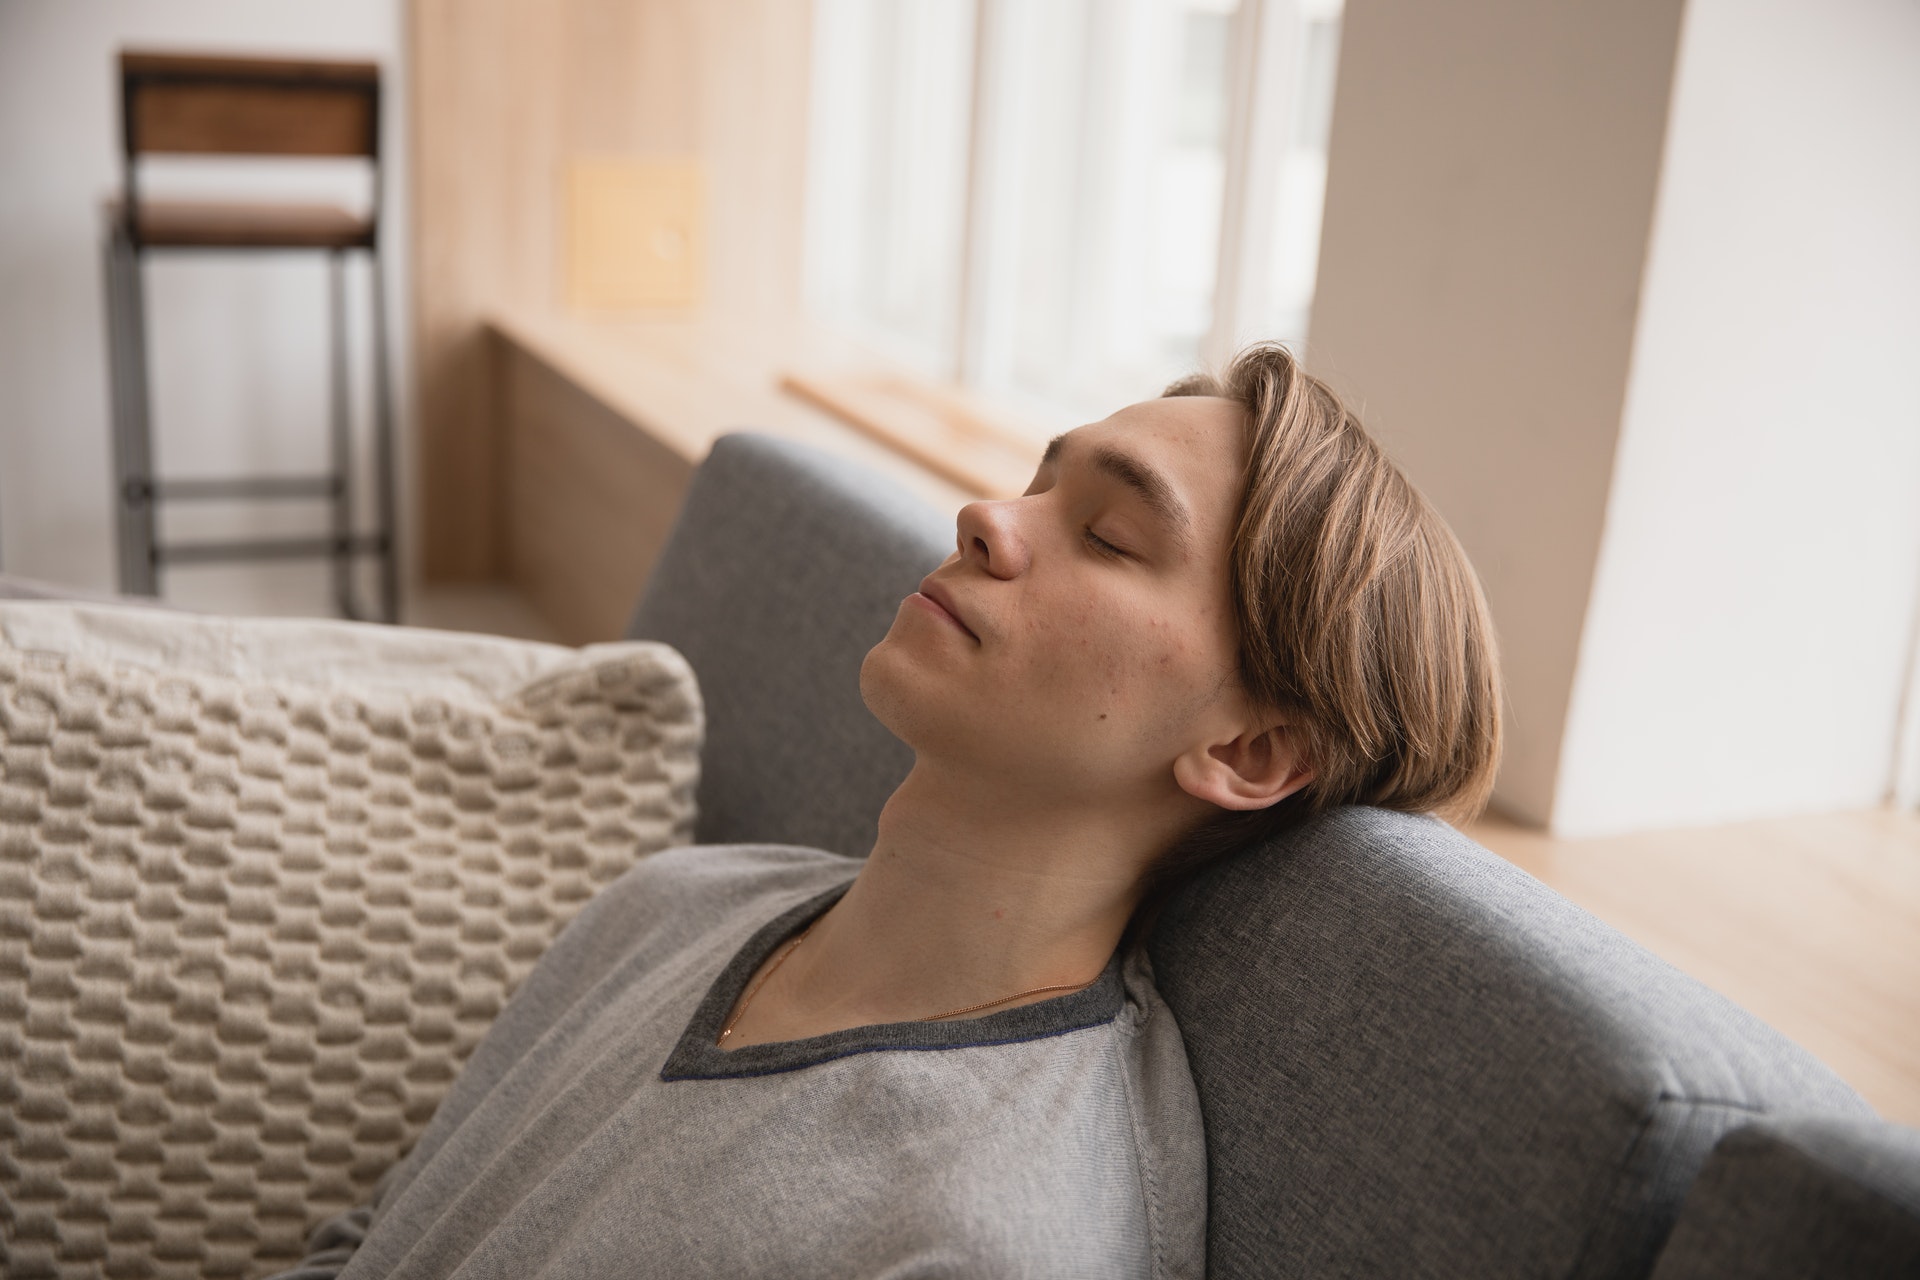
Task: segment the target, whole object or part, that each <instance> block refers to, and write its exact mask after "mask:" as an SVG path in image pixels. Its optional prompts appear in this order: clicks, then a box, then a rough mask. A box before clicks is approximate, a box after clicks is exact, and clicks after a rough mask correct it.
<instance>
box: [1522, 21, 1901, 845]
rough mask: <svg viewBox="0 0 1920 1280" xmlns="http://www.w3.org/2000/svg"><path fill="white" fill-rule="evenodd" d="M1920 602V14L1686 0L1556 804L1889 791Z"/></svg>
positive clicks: (1596, 814) (1616, 811) (1560, 819)
mask: <svg viewBox="0 0 1920 1280" xmlns="http://www.w3.org/2000/svg"><path fill="white" fill-rule="evenodd" d="M1917 608H1920V5H1915V4H1914V3H1913V2H1912V0H1830V2H1828V3H1822V4H1817V5H1809V4H1805V3H1801V2H1800V0H1690V3H1689V5H1688V11H1687V16H1686V21H1685V25H1684V28H1683V34H1682V40H1681V52H1680V59H1679V67H1678V72H1677V77H1676V84H1675V90H1674V99H1673V108H1672V116H1671V121H1670V125H1669V132H1668V140H1667V147H1666V158H1665V164H1664V168H1663V175H1662V178H1661V186H1660V195H1659V200H1658V204H1657V210H1656V214H1655V220H1654V230H1653V245H1652V251H1651V254H1650V257H1649V260H1648V265H1647V273H1646V286H1645V290H1644V293H1643V296H1642V300H1641V307H1640V316H1639V324H1638V331H1637V337H1636V341H1635V346H1634V354H1633V363H1632V372H1631V378H1630V381H1629V386H1628V392H1627V403H1626V410H1625V414H1624V417H1623V422H1622V426H1621V432H1620V443H1619V446H1618V452H1617V457H1616V462H1615V466H1614V472H1613V482H1612V487H1611V491H1610V493H1609V497H1608V504H1607V518H1606V533H1605V538H1604V541H1603V544H1602V552H1601V556H1600V562H1599V567H1598V570H1597V573H1596V576H1595V582H1594V589H1593V598H1592V601H1591V603H1590V604H1589V606H1588V610H1587V622H1586V628H1585V635H1584V637H1583V640H1582V646H1581V654H1580V663H1579V671H1578V676H1577V679H1576V682H1575V689H1574V696H1573V701H1572V705H1571V709H1570V711H1569V715H1568V722H1567V729H1566V736H1565V742H1564V747H1563V751H1562V755H1561V761H1560V776H1559V786H1558V789H1557V795H1556V799H1555V804H1554V810H1553V825H1554V828H1555V829H1556V830H1557V831H1562V832H1566V833H1573V834H1584V833H1598V832H1609V831H1623V830H1630V829H1636V828H1646V827H1660V826H1673V825H1679V824H1690V823H1708V822H1722V821H1731V820H1734V819H1741V818H1750V817H1759V816H1763V815H1769V814H1786V813H1795V812H1807V811H1816V810H1820V809H1840V808H1863V807H1870V806H1872V805H1875V804H1878V803H1879V802H1880V801H1881V800H1882V799H1883V797H1884V796H1885V794H1886V791H1887V788H1888V784H1889V778H1890V771H1891V767H1892V753H1893V745H1894V742H1895V738H1896V734H1897V725H1896V716H1897V714H1898V707H1899V701H1900V691H1901V686H1902V682H1903V680H1904V679H1905V677H1906V670H1905V667H1906V662H1907V647H1908V645H1909V643H1910V637H1911V636H1912V634H1913V627H1914V618H1915V611H1916V609H1917Z"/></svg>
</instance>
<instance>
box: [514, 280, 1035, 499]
mask: <svg viewBox="0 0 1920 1280" xmlns="http://www.w3.org/2000/svg"><path fill="white" fill-rule="evenodd" d="M488 325H489V328H490V329H491V330H492V331H493V332H494V333H495V334H496V335H498V336H499V337H500V338H501V339H503V340H505V341H507V342H511V343H513V344H514V345H515V346H517V347H519V348H520V349H521V350H523V351H526V352H528V353H529V354H531V355H533V356H534V357H536V358H537V359H539V360H540V361H542V362H543V363H545V364H546V365H548V366H549V367H551V368H553V369H554V370H555V371H556V372H558V373H560V374H561V375H562V376H564V377H566V378H567V379H568V380H569V381H571V382H573V383H574V384H576V385H577V386H579V387H580V388H581V389H582V390H583V391H585V392H587V393H588V394H589V395H592V396H593V397H594V398H595V399H597V400H599V401H600V402H601V403H603V404H605V405H607V406H608V407H609V408H610V409H612V410H613V411H614V412H616V413H618V414H619V415H621V416H622V417H624V418H626V419H627V420H629V421H631V422H632V423H633V424H634V425H635V426H636V427H638V428H639V429H641V430H642V431H645V432H646V433H647V434H648V435H650V436H652V437H653V438H654V439H656V440H658V441H659V442H660V443H661V444H663V445H665V446H666V447H668V448H670V449H672V450H673V451H674V452H675V453H676V454H678V455H679V456H681V457H683V458H685V459H686V460H687V461H688V462H689V463H694V464H697V463H698V462H699V461H700V460H701V459H703V458H705V457H706V455H707V451H708V450H709V449H711V448H712V447H713V442H714V440H715V439H717V438H718V437H719V436H721V435H723V434H725V433H726V432H728V431H735V430H742V429H748V430H757V431H764V432H767V433H768V434H772V435H780V436H787V437H790V438H793V439H799V440H806V441H808V442H810V443H813V444H816V445H819V446H821V447H823V448H827V449H829V450H832V451H834V452H837V453H840V454H842V455H844V456H847V457H851V458H854V459H856V460H858V461H861V462H865V463H867V464H868V465H871V466H875V467H877V468H878V469H880V470H882V471H885V472H887V473H889V474H892V475H894V476H897V477H898V478H900V479H901V480H902V482H903V483H905V484H907V485H908V486H909V487H910V488H911V489H913V490H914V491H916V492H917V493H919V494H920V496H922V497H924V498H926V499H927V500H928V501H930V502H932V503H933V504H934V505H936V506H938V507H940V508H942V509H943V510H946V511H950V512H956V511H958V510H959V508H960V507H961V506H963V505H964V504H966V503H967V502H971V501H973V500H974V499H976V498H983V497H994V498H999V497H1010V496H1013V495H1015V494H1018V493H1020V492H1022V491H1023V490H1024V489H1025V488H1026V485H1027V482H1028V480H1029V479H1030V478H1031V477H1032V475H1033V469H1034V466H1035V465H1036V464H1037V463H1038V461H1039V457H1040V450H1041V447H1042V446H1041V439H1040V436H1039V434H1038V433H1037V429H1036V428H1034V427H1032V426H1031V425H1029V424H1025V423H1020V422H1017V421H1015V420H1011V419H1008V418H1005V417H1000V416H996V411H995V410H993V409H992V408H991V407H988V406H984V405H982V404H980V403H977V402H975V401H972V400H970V399H969V398H967V397H966V396H965V395H963V394H962V393H959V392H957V391H954V390H951V389H947V388H943V387H940V386H938V385H937V384H935V383H932V382H931V381H929V380H926V379H923V378H918V377H916V376H914V375H911V374H907V373H904V372H901V371H900V370H898V369H892V368H888V367H886V366H885V365H884V364H883V363H882V362H881V361H879V360H877V359H874V358H870V357H867V356H866V355H865V353H863V352H861V351H859V350H858V349H857V348H851V347H849V346H846V345H844V344H841V343H838V342H837V341H836V340H834V339H832V338H831V337H829V336H826V335H822V334H810V333H802V334H793V335H786V336H785V337H784V338H783V339H781V340H777V341H776V340H767V339H762V338H754V337H752V336H750V335H744V334H741V333H737V332H724V333H723V332H720V331H718V330H717V329H716V328H715V327H713V326H711V325H708V324H706V323H703V322H702V321H700V320H698V319H681V318H661V319H600V318H593V317H589V316H581V315H577V314H568V313H565V312H559V311H526V310H516V311H501V312H496V313H494V314H492V315H490V316H489V317H488Z"/></svg>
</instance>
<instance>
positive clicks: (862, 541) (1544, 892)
mask: <svg viewBox="0 0 1920 1280" xmlns="http://www.w3.org/2000/svg"><path fill="white" fill-rule="evenodd" d="M952 534H953V529H952V525H951V522H950V521H947V520H945V519H943V518H941V517H939V516H938V515H937V514H936V513H933V512H932V511H930V510H929V509H928V508H926V507H925V506H924V505H923V504H921V503H919V502H918V500H917V499H914V498H911V497H909V496H908V495H905V494H903V493H901V492H899V491H898V490H897V488H896V487H895V486H893V485H892V484H891V483H890V482H888V481H887V480H885V479H884V478H882V477H880V476H878V475H876V474H874V473H872V472H871V471H869V470H867V469H865V468H861V467H857V466H854V465H852V464H850V463H847V462H844V461H841V460H839V459H837V458H833V457H831V456H830V455H827V454H824V453H822V452H821V451H819V450H815V449H812V448H808V447H806V446H802V445H797V444H793V443H789V442H783V441H779V440H775V439H772V438H768V437H763V436H755V435H751V434H737V435H731V436H727V437H723V438H722V439H721V440H720V441H719V442H718V443H717V444H716V445H715V447H714V451H713V453H712V455H711V456H710V457H709V458H708V459H707V461H706V462H705V463H704V464H703V465H702V466H701V467H700V468H699V470H698V471H697V472H696V473H695V478H694V482H693V486H692V488H691V490H690V491H689V494H688V498H687V505H686V509H685V510H684V512H683V513H682V515H681V517H680V521H679V524H678V525H677V526H676V527H675V530H674V532H673V535H672V537H671V538H670V539H669V542H668V544H667V546H666V548H665V550H664V552H663V554H662V557H661V560H660V563H659V566H658V568H657V569H656V571H655V574H654V577H653V579H652V581H651V582H650V584H649V587H648V589H647V592H646V595H645V597H644V599H643V600H642V602H641V604H640V607H639V609H638V610H637V611H636V613H635V616H634V622H633V627H632V631H631V634H632V635H633V637H634V638H637V639H649V640H664V641H666V642H668V643H670V644H673V645H674V646H675V647H676V648H679V649H680V650H681V652H682V653H683V654H684V655H685V656H686V657H687V659H688V661H689V662H690V663H691V664H692V666H693V668H694V671H695V672H696V673H697V674H698V675H699V677H700V681H701V685H702V690H703V693H704V695H705V697H706V701H707V716H708V733H709V738H708V743H707V750H706V754H705V774H704V777H703V781H702V787H701V791H700V805H701V815H700V819H699V822H700V825H699V832H700V839H702V840H703V841H734V840H781V841H791V842H794V843H801V844H814V845H819V846H821V847H824V848H829V849H836V850H839V851H842V852H846V853H851V854H855V855H864V854H865V853H866V852H867V851H868V850H869V849H870V848H871V846H872V841H873V838H874V831H875V819H876V817H877V815H878V813H879V809H880V806H881V804H882V803H883V802H884V801H885V799H886V797H887V796H888V795H889V794H890V793H891V791H892V789H893V787H894V786H895V785H896V784H897V783H898V781H899V780H900V778H902V777H904V776H905V773H906V771H907V768H908V767H909V766H910V765H911V762H912V757H911V754H910V753H909V752H907V751H906V749H905V748H904V747H903V746H902V745H901V744H900V743H898V742H897V741H896V740H895V739H894V738H893V737H892V735H891V734H889V733H888V732H887V731H886V730H885V729H884V728H882V727H881V725H880V724H879V722H878V721H876V720H875V719H874V718H873V717H872V716H871V715H870V714H869V713H867V711H866V709H865V707H864V705H863V704H862V703H861V702H860V700H859V686H858V677H859V668H860V661H861V659H862V658H863V657H864V655H865V654H866V651H867V650H868V649H869V648H870V647H871V646H872V645H873V644H874V643H876V642H877V641H878V640H879V639H880V638H881V636H883V635H884V634H885V633H886V630H887V627H888V625H889V624H890V622H891V620H892V618H893V615H894V612H895V610H896V609H897V607H898V604H899V601H900V599H901V597H902V596H904V595H905V594H907V593H908V592H911V591H912V590H914V588H915V586H916V584H917V583H918V581H919V580H920V578H921V577H922V576H924V575H925V574H926V573H927V572H928V571H929V570H931V569H932V568H934V567H935V566H936V565H937V564H939V563H940V561H941V560H942V559H943V558H944V557H945V556H946V554H947V553H948V552H949V550H950V549H951V547H952V545H953V541H952ZM1151 953H1152V958H1153V961H1154V965H1155V971H1156V974H1157V975H1158V979H1159V983H1160V986H1161V989H1162V991H1163V992H1164V994H1165V996H1166V998H1167V1000H1168V1002H1169V1004H1170V1005H1171V1006H1172V1007H1173V1009H1174V1011H1175V1014H1176V1016H1177V1017H1178V1018H1179V1020H1180V1025H1181V1028H1182V1032H1183V1034H1184V1035H1185V1038H1186V1043H1187V1049H1188V1054H1189V1057H1190V1059H1191V1061H1192V1064H1193V1071H1194V1078H1195V1081H1196V1083H1197V1084H1198V1086H1199V1090H1200V1098H1201V1105H1202V1110H1203V1112H1204V1114H1205V1119H1206V1133H1207V1144H1208V1162H1209V1176H1210V1188H1209V1206H1210V1207H1209V1223H1208V1247H1209V1254H1210V1256H1209V1271H1210V1273H1211V1274H1213V1275H1217V1276H1326V1275H1436V1276H1453V1275H1540V1276H1553V1277H1591V1276H1607V1277H1613V1276H1633V1277H1641V1276H1645V1275H1646V1274H1647V1272H1648V1270H1649V1268H1650V1266H1651V1264H1652V1261H1653V1258H1654V1256H1655V1254H1656V1253H1657V1251H1658V1249H1659V1247H1660V1244H1661V1242H1662V1241H1663V1239H1664V1238H1665V1236H1666V1234H1667V1232H1668V1230H1669V1229H1670V1227H1671V1224H1672V1222H1673V1218H1674V1215H1675V1213H1676V1211H1677V1209H1678V1206H1679V1204H1680V1201H1681V1198H1682V1196H1684V1195H1685V1193H1686V1190H1687V1187H1688V1185H1689V1183H1690V1182H1691V1181H1692V1179H1693V1176H1694V1174H1695V1172H1696V1171H1697V1170H1698V1168H1699V1167H1700V1164H1701V1162H1702V1161H1703V1160H1704V1159H1705V1157H1706V1155H1707V1152H1708V1151H1709V1150H1710V1149H1711V1148H1712V1146H1713V1144H1714V1141H1715V1140H1716V1139H1717V1138H1718V1137H1719V1136H1720V1134H1721V1133H1722V1132H1724V1131H1725V1130H1726V1129H1728V1128H1729V1127H1731V1126H1733V1125H1735V1124H1737V1123H1740V1122H1742V1121H1744V1120H1746V1119H1748V1118H1750V1117H1752V1116H1753V1115H1755V1114H1757V1113H1764V1112H1767V1111H1770V1110H1773V1109H1777V1108H1789V1109H1796V1110H1827V1111H1841V1112H1861V1113H1864V1112H1865V1110H1866V1108H1865V1106H1864V1104H1863V1103H1861V1102H1860V1101H1859V1099H1858V1098H1857V1096H1855V1095H1854V1094H1853V1093H1852V1091H1851V1090H1849V1089H1848V1088H1847V1087H1846V1086H1845V1085H1844V1084H1842V1083H1841V1082H1840V1081H1839V1080H1838V1079H1837V1078H1836V1077H1834V1076H1833V1075H1832V1073H1831V1072H1829V1071H1827V1070H1826V1068H1824V1067H1823V1066H1821V1065H1820V1064H1819V1063H1818V1062H1817V1061H1815V1060H1814V1059H1813V1058H1812V1057H1810V1056H1809V1055H1807V1054H1806V1053H1805V1052H1803V1051H1802V1050H1800V1049H1798V1048H1797V1047H1795V1046H1794V1045H1792V1044H1791V1043H1789V1042H1788V1041H1786V1040H1785V1039H1784V1038H1783V1037H1781V1036H1780V1035H1778V1034H1777V1033H1776V1032H1774V1031H1773V1030H1771V1029H1770V1028H1768V1027H1767V1026H1765V1025H1764V1024H1762V1023H1761V1022H1759V1021H1758V1020H1757V1019H1755V1018H1753V1017H1751V1016H1750V1015H1748V1014H1746V1013H1745V1012H1743V1011H1742V1010H1740V1009H1738V1008H1736V1007H1735V1006H1733V1005H1732V1004H1730V1003H1729V1002H1727V1001H1726V1000H1724V999H1722V998H1721V997H1719V996H1717V995H1715V994H1714V993H1713V992H1712V991H1710V990H1708V989H1707V988H1705V987H1704V986H1702V985H1701V984H1699V983H1697V982H1695V981H1693V980H1692V979H1690V978H1688V977H1686V976H1685V975H1683V974H1681V973H1680V972H1678V971H1677V970H1675V969H1673V968H1671V967H1670V966H1668V965H1666V964H1664V963H1662V962H1661V961H1660V960H1658V959H1656V958H1655V957H1654V956H1652V955H1651V954H1649V953H1648V952H1646V951H1645V950H1643V949H1642V948H1640V947H1639V946H1637V945H1635V944H1634V943H1633V942H1631V941H1629V940H1628V939H1626V938H1625V937H1623V936H1622V935H1620V934H1619V933H1616V932H1615V931H1614V930H1612V929H1610V928H1608V927H1607V926H1606V925H1604V924H1602V923H1601V922H1600V921H1598V920H1596V919H1594V918H1593V917H1592V916H1590V915H1588V914H1587V913H1585V912H1584V911H1581V910H1580V909H1579V908H1577V907H1575V906H1573V905H1572V904H1571V903H1569V902H1567V901H1566V900H1565V899H1563V898H1561V897H1560V896H1559V895H1558V894H1556V893H1554V892H1553V891H1551V890H1549V889H1547V888H1546V887H1545V886H1543V885H1541V884H1540V883H1539V882H1537V881H1535V880H1534V879H1532V878H1531V877H1529V876H1528V875H1526V874H1525V873H1524V872H1521V871H1520V870H1518V869H1517V868H1515V867H1513V866H1512V865H1510V864H1508V863H1506V862H1504V861H1502V860H1501V859H1500V858H1498V857H1496V856H1494V855H1493V854H1491V853H1489V852H1487V851H1486V850H1485V849H1482V848H1481V847H1480V846H1479V845H1477V844H1475V843H1474V842H1472V841H1471V840H1468V839H1467V838H1466V837H1464V836H1462V835H1460V834H1458V833H1457V832H1455V831H1453V830H1452V829H1451V828H1449V827H1447V826H1446V825H1444V824H1443V823H1440V822H1438V821H1435V820H1433V819H1429V818H1418V817H1409V816H1406V815H1402V814H1391V813H1385V812H1382V811H1378V810H1366V809H1349V810H1342V811H1339V812H1336V813H1333V814H1330V815H1327V816H1326V817H1325V818H1323V819H1322V820H1320V821H1317V822H1315V823H1313V824H1312V825H1310V826H1308V827H1306V828H1303V829H1301V830H1298V831H1296V832H1294V833H1292V834H1290V835H1289V836H1287V837H1285V838H1283V839H1281V840H1279V841H1277V842H1275V843H1274V844H1272V845H1271V846H1268V847H1264V848H1260V849H1255V850H1249V851H1246V852H1244V853H1242V854H1241V855H1239V856H1237V857H1236V858H1234V859H1233V860H1231V861H1230V862H1228V863H1226V864H1223V865H1222V866H1219V867H1217V868H1214V869H1213V870H1212V871H1210V872H1209V873H1208V874H1207V875H1206V876H1204V877H1203V878H1202V879H1201V880H1199V881H1197V882H1195V883H1194V884H1193V885H1191V886H1190V887H1189V888H1188V889H1187V890H1185V891H1184V892H1183V893H1182V894H1181V895H1180V896H1179V897H1178V898H1176V899H1175V900H1174V901H1173V902H1172V903H1171V904H1170V906H1169V908H1168V910H1167V912H1166V914H1165V915H1164V916H1163V918H1162V919H1161V921H1160V923H1159V925H1158V927H1157V928H1156V930H1155V932H1154V935H1153V939H1152V943H1151Z"/></svg>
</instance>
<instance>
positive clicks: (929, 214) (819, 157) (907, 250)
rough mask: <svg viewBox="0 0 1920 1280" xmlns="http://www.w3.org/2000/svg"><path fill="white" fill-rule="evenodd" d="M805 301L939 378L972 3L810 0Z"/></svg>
mask: <svg viewBox="0 0 1920 1280" xmlns="http://www.w3.org/2000/svg"><path fill="white" fill-rule="evenodd" d="M814 9H815V16H814V24H815V25H814V33H815V43H814V64H813V86H814V87H813V118H812V121H811V125H810V128H811V136H812V142H811V150H810V155H809V162H810V164H811V166H812V173H811V175H810V180H809V184H808V199H809V208H808V220H807V235H808V251H807V260H808V281H807V288H808V296H809V301H810V303H811V304H812V306H813V307H814V309H815V310H816V311H817V312H819V313H821V314H823V315H824V316H826V317H828V318H830V319H832V320H834V321H835V322H837V323H839V324H841V325H842V326H843V327H845V328H847V329H849V330H851V331H853V332H855V333H856V334H858V335H859V336H861V337H864V338H867V339H868V340H869V341H871V342H874V343H876V344H877V345H879V346H881V347H883V348H885V349H887V350H888V351H889V352H890V353H891V354H894V355H896V356H898V357H901V358H903V359H906V360H907V361H909V362H910V363H913V364H917V365H920V366H923V367H925V368H926V369H927V370H928V371H929V372H934V373H937V374H940V375H944V376H951V375H952V373H953V372H954V347H955V344H956V341H957V332H958V324H959V314H960V265H961V258H962V254H961V241H962V236H963V232H964V228H965V214H966V176H967V146H968V137H969V114H970V110H971V102H972V81H973V29H974V6H973V3H972V0H815V5H814Z"/></svg>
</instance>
